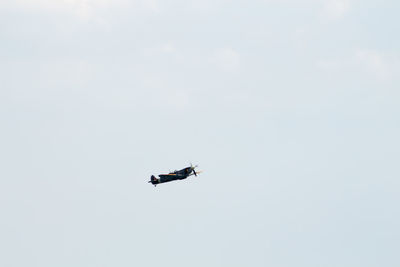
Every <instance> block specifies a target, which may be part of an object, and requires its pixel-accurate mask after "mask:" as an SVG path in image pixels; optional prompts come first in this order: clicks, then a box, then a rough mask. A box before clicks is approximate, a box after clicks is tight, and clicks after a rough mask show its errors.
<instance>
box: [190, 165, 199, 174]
mask: <svg viewBox="0 0 400 267" xmlns="http://www.w3.org/2000/svg"><path fill="white" fill-rule="evenodd" d="M197 167H198V165H195V166H194V167H193V165H192V163H190V168H191V169H192V171H193V174H194V176H197V173H196V171H195V168H197Z"/></svg>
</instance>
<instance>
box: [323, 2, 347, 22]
mask: <svg viewBox="0 0 400 267" xmlns="http://www.w3.org/2000/svg"><path fill="white" fill-rule="evenodd" d="M350 7H351V5H350V0H326V1H324V7H323V9H322V13H321V16H323V17H324V18H328V19H339V18H341V17H343V16H344V15H345V14H347V13H348V12H349V11H350Z"/></svg>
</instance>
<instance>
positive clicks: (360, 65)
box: [316, 49, 400, 81]
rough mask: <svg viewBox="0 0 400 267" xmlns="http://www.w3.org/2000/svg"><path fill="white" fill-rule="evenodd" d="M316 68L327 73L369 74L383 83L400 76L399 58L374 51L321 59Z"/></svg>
mask: <svg viewBox="0 0 400 267" xmlns="http://www.w3.org/2000/svg"><path fill="white" fill-rule="evenodd" d="M316 67H317V68H319V69H321V70H325V71H346V72H347V71H352V72H360V73H365V72H367V73H369V74H370V75H371V77H374V78H377V79H379V80H383V81H384V80H390V79H393V78H395V77H397V76H398V74H400V60H399V58H398V57H396V56H395V55H387V54H384V53H383V52H381V51H377V50H372V49H357V50H356V51H354V52H353V53H352V54H351V55H349V56H348V57H344V58H335V59H321V60H318V61H317V62H316Z"/></svg>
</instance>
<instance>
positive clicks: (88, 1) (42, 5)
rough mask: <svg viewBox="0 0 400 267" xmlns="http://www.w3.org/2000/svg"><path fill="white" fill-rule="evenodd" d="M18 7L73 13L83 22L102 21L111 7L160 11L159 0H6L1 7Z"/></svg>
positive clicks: (0, 3) (1, 3)
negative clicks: (103, 15)
mask: <svg viewBox="0 0 400 267" xmlns="http://www.w3.org/2000/svg"><path fill="white" fill-rule="evenodd" d="M1 6H4V7H18V8H25V9H31V10H41V11H47V12H62V13H71V14H74V15H75V16H77V17H79V18H80V19H83V20H100V21H101V20H102V18H101V16H102V15H101V14H103V13H104V12H106V11H107V10H109V9H110V8H111V7H120V8H128V7H130V8H132V7H133V8H134V9H135V10H141V11H143V10H147V11H152V12H158V11H159V4H158V1H157V0H135V1H129V0H16V1H11V0H5V1H4V2H0V7H1Z"/></svg>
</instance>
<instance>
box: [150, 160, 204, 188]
mask: <svg viewBox="0 0 400 267" xmlns="http://www.w3.org/2000/svg"><path fill="white" fill-rule="evenodd" d="M195 168H197V165H196V166H192V164H190V167H186V168H184V169H182V170H179V171H173V172H170V173H168V174H159V175H158V177H159V178H156V177H155V176H154V175H152V176H151V178H150V181H149V183H152V184H153V185H154V186H156V185H158V184H162V183H166V182H171V181H175V180H183V179H186V178H188V177H189V176H191V175H194V176H197V174H198V173H200V172H196V171H195Z"/></svg>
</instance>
